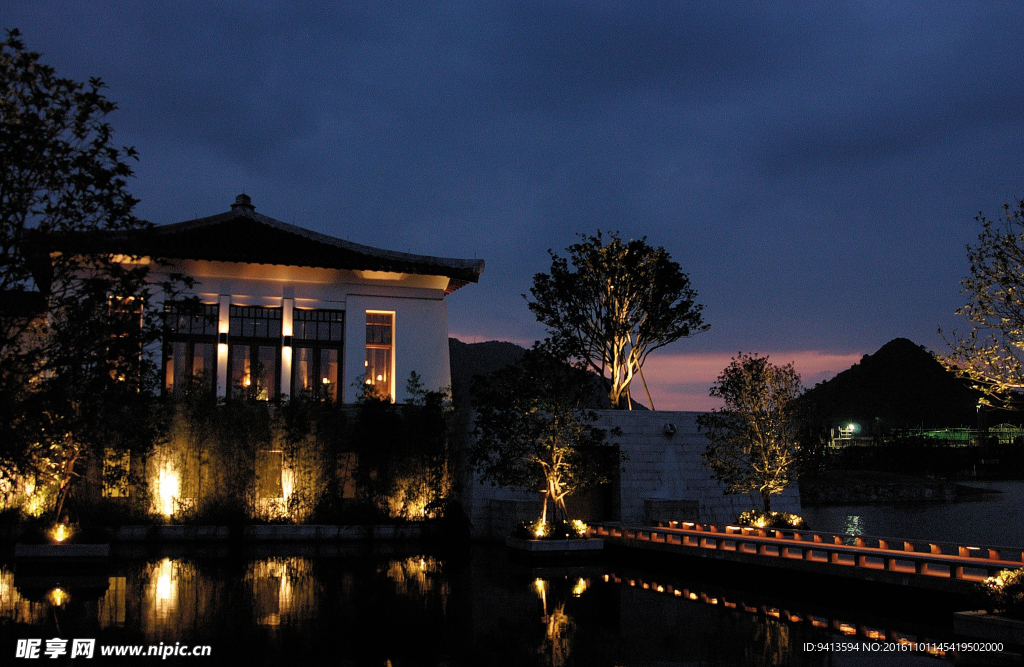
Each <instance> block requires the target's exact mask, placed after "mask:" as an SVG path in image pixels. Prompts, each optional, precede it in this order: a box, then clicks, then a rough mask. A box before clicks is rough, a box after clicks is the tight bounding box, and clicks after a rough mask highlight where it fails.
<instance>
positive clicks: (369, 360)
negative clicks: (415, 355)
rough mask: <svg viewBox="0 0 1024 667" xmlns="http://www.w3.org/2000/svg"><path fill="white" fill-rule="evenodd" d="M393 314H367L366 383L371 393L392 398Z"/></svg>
mask: <svg viewBox="0 0 1024 667" xmlns="http://www.w3.org/2000/svg"><path fill="white" fill-rule="evenodd" d="M394 317H395V316H394V314H393V313H374V312H367V313H366V362H365V364H364V367H365V368H366V375H365V382H366V384H367V385H368V387H367V389H368V390H369V391H370V393H373V394H376V395H377V396H379V397H381V398H391V363H392V350H393V342H392V341H393V337H392V330H393V328H394V326H393V325H394Z"/></svg>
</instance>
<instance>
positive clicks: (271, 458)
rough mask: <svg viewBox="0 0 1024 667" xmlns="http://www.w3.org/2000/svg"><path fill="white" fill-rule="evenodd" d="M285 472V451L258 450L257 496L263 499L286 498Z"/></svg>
mask: <svg viewBox="0 0 1024 667" xmlns="http://www.w3.org/2000/svg"><path fill="white" fill-rule="evenodd" d="M283 472H284V452H282V451H268V450H260V451H258V452H256V496H257V497H258V498H261V499H262V498H284V485H283V484H282V473H283Z"/></svg>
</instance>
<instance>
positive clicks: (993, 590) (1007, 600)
mask: <svg viewBox="0 0 1024 667" xmlns="http://www.w3.org/2000/svg"><path fill="white" fill-rule="evenodd" d="M978 588H979V591H978V592H979V593H980V594H981V596H982V598H983V603H984V605H985V608H986V609H988V610H989V611H999V612H1002V613H1003V614H1006V615H1008V616H1024V569H1020V570H1001V571H1000V572H999V574H997V575H996V576H994V577H989V578H988V579H986V580H985V581H983V582H981V583H980V584H978Z"/></svg>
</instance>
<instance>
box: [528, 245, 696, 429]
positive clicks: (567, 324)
mask: <svg viewBox="0 0 1024 667" xmlns="http://www.w3.org/2000/svg"><path fill="white" fill-rule="evenodd" d="M606 241H607V242H606ZM567 250H568V257H561V256H560V255H558V254H557V253H555V252H554V251H552V250H549V251H548V253H549V254H550V255H551V272H550V274H546V273H538V274H537V275H535V276H534V277H533V287H532V288H530V294H531V295H532V296H533V299H534V300H533V301H530V302H529V308H530V310H531V311H532V312H533V314H534V315H536V317H537V319H538V320H539V321H540V322H541V323H543V324H544V325H545V326H546V327H547V330H548V334H549V336H550V338H549V344H550V347H551V349H552V350H553V351H555V352H556V354H558V355H559V356H562V357H564V358H567V359H572V360H575V361H577V362H579V363H580V364H581V365H582V366H584V367H586V368H589V369H591V370H593V371H594V372H596V373H598V374H599V375H600V376H601V377H602V378H603V379H604V381H605V382H606V384H607V385H608V393H609V399H610V400H611V404H612V407H613V408H618V409H624V408H629V409H632V407H633V402H632V398H631V394H630V387H631V384H632V382H633V379H634V378H635V376H637V375H640V377H641V382H643V383H644V385H645V387H646V381H644V380H643V370H642V369H643V365H644V362H645V361H646V360H647V357H648V355H649V354H650V353H651V352H653V351H654V350H657V349H658V348H661V347H664V346H665V345H668V344H669V343H672V342H674V341H677V340H679V339H680V338H686V337H688V336H693V335H695V334H698V333H701V332H703V331H707V329H708V325H707V324H705V323H704V319H703V316H702V314H701V311H702V310H703V308H704V307H703V306H702V305H700V304H698V303H697V301H696V299H697V293H696V291H694V290H693V288H691V287H690V279H689V276H687V274H685V273H683V271H682V269H681V268H680V266H679V264H677V263H676V262H674V261H672V258H671V257H670V256H669V254H668V252H667V251H666V250H665V249H664V248H662V247H657V248H654V247H652V246H650V245H649V244H648V243H647V238H646V237H643V238H640V239H630V240H628V241H623V240H622V238H621V237H620V236H619V234H618V233H616V232H608V233H607V238H606V236H605V235H604V234H602V233H601V232H600V231H599V232H597V234H596V235H595V236H589V237H587V236H584V235H580V243H577V244H574V245H571V246H569V248H568V249H567ZM524 297H525V295H524ZM527 300H529V299H527ZM647 395H648V399H649V400H650V392H648V394H647ZM652 407H653V401H652Z"/></svg>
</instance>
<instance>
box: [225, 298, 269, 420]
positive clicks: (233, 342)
mask: <svg viewBox="0 0 1024 667" xmlns="http://www.w3.org/2000/svg"><path fill="white" fill-rule="evenodd" d="M243 310H244V311H248V312H242V311H243ZM252 311H262V313H261V314H276V315H277V316H276V317H267V318H264V317H254V316H253V315H254V313H252ZM236 313H237V314H236ZM236 319H237V320H238V330H235V329H234V325H235V320H236ZM261 319H265V320H266V321H267V323H268V324H267V331H266V333H267V335H266V336H265V337H264V336H257V335H255V334H256V333H257V327H256V325H255V324H253V327H252V332H251V333H252V334H253V335H250V336H246V335H244V334H245V333H246V331H245V329H246V326H247V325H246V321H247V320H261ZM275 323H276V329H275V326H274V325H275ZM282 324H283V309H282V308H281V307H280V306H246V305H239V304H230V305H229V306H228V354H227V385H228V386H227V397H228V398H230V399H235V400H238V399H244V398H245V396H244V394H243V395H241V396H240V395H239V392H238V391H237V387H235V383H234V370H235V348H238V347H247V348H248V349H249V369H250V370H249V374H250V377H251V375H252V364H253V360H258V359H259V349H260V348H261V347H271V348H273V349H274V374H273V378H272V379H271V382H270V383H269V387H268V389H269V391H268V392H267V398H265V399H262V398H257V399H256V400H260V401H263V400H266V401H268V402H274V401H277V400H279V399H280V396H281V348H282V344H281V343H282V340H281V330H282V329H281V327H282ZM250 386H251V383H250Z"/></svg>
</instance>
